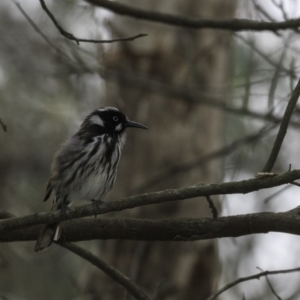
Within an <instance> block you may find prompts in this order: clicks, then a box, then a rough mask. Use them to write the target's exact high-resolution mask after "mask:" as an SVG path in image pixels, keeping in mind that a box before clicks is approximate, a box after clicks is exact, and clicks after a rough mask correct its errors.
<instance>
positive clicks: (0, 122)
mask: <svg viewBox="0 0 300 300" xmlns="http://www.w3.org/2000/svg"><path fill="white" fill-rule="evenodd" d="M0 125H1V127H2V129H3V131H4V132H7V126H6V124H5V123H4V122H3V121H2V120H1V119H0Z"/></svg>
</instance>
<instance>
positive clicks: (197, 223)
mask: <svg viewBox="0 0 300 300" xmlns="http://www.w3.org/2000/svg"><path fill="white" fill-rule="evenodd" d="M299 217H300V207H299V206H298V207H297V208H294V209H292V210H289V211H286V212H280V213H271V212H261V213H253V214H245V215H236V216H228V217H219V218H216V219H213V218H168V219H160V220H149V219H148V220H147V219H146V220H145V219H129V218H97V219H95V218H93V217H92V218H89V219H86V218H84V219H80V220H70V221H65V222H63V223H62V235H61V241H67V242H79V241H88V240H108V239H117V240H135V241H149V242H153V241H174V242H182V241H198V240H208V239H216V238H228V237H235V238H236V237H240V236H245V235H250V234H261V233H268V232H281V233H288V234H294V235H298V236H300V228H299ZM40 229H41V226H40V225H37V226H32V227H29V228H26V226H24V227H21V228H19V229H15V230H10V229H8V230H6V231H4V232H1V233H0V242H2V243H3V242H16V241H33V240H36V238H37V236H38V233H39V231H40Z"/></svg>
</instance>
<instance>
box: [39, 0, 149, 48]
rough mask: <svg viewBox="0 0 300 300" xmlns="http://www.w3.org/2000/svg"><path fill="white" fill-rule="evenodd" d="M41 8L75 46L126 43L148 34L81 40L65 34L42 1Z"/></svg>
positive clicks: (42, 0)
mask: <svg viewBox="0 0 300 300" xmlns="http://www.w3.org/2000/svg"><path fill="white" fill-rule="evenodd" d="M40 3H41V6H42V8H43V10H44V11H45V12H46V14H47V15H48V16H49V18H50V19H51V21H52V22H53V24H54V25H55V27H56V28H57V29H58V31H59V32H60V34H61V35H63V36H64V37H66V38H67V39H69V40H72V41H75V42H76V43H77V45H79V42H84V43H94V44H105V43H114V42H126V41H133V40H135V39H138V38H141V37H145V36H147V35H148V34H144V33H141V34H138V35H134V36H130V37H126V38H119V39H112V40H92V39H82V38H78V37H75V36H74V35H73V34H72V33H70V32H67V31H66V30H64V29H63V28H62V27H61V26H60V25H59V23H58V22H57V20H56V18H55V17H54V15H53V14H52V13H51V11H50V10H49V9H48V7H47V5H46V3H45V1H44V0H40Z"/></svg>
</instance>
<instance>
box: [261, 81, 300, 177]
mask: <svg viewBox="0 0 300 300" xmlns="http://www.w3.org/2000/svg"><path fill="white" fill-rule="evenodd" d="M299 96H300V80H299V81H298V83H297V85H296V87H295V89H294V91H293V93H292V96H291V98H290V100H289V102H288V105H287V107H286V110H285V112H284V115H283V118H282V122H281V124H280V127H279V130H278V134H277V136H276V139H275V142H274V145H273V148H272V151H271V153H270V156H269V158H268V161H267V163H266V165H265V166H264V168H263V170H262V171H263V172H271V171H272V169H273V166H274V164H275V162H276V160H277V157H278V154H279V151H280V148H281V146H282V142H283V140H284V137H285V135H286V132H287V128H288V126H289V122H290V119H291V116H292V114H293V111H294V109H295V107H296V104H297V101H298V98H299Z"/></svg>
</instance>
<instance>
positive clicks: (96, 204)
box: [91, 199, 104, 218]
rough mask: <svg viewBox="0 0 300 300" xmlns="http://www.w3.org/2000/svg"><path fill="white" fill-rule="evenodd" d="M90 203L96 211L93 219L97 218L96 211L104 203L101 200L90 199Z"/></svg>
mask: <svg viewBox="0 0 300 300" xmlns="http://www.w3.org/2000/svg"><path fill="white" fill-rule="evenodd" d="M91 201H92V205H93V207H94V209H95V211H96V212H95V218H97V210H98V208H99V206H100V205H101V204H103V203H104V202H103V201H102V200H101V199H98V200H95V199H92V200H91Z"/></svg>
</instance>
